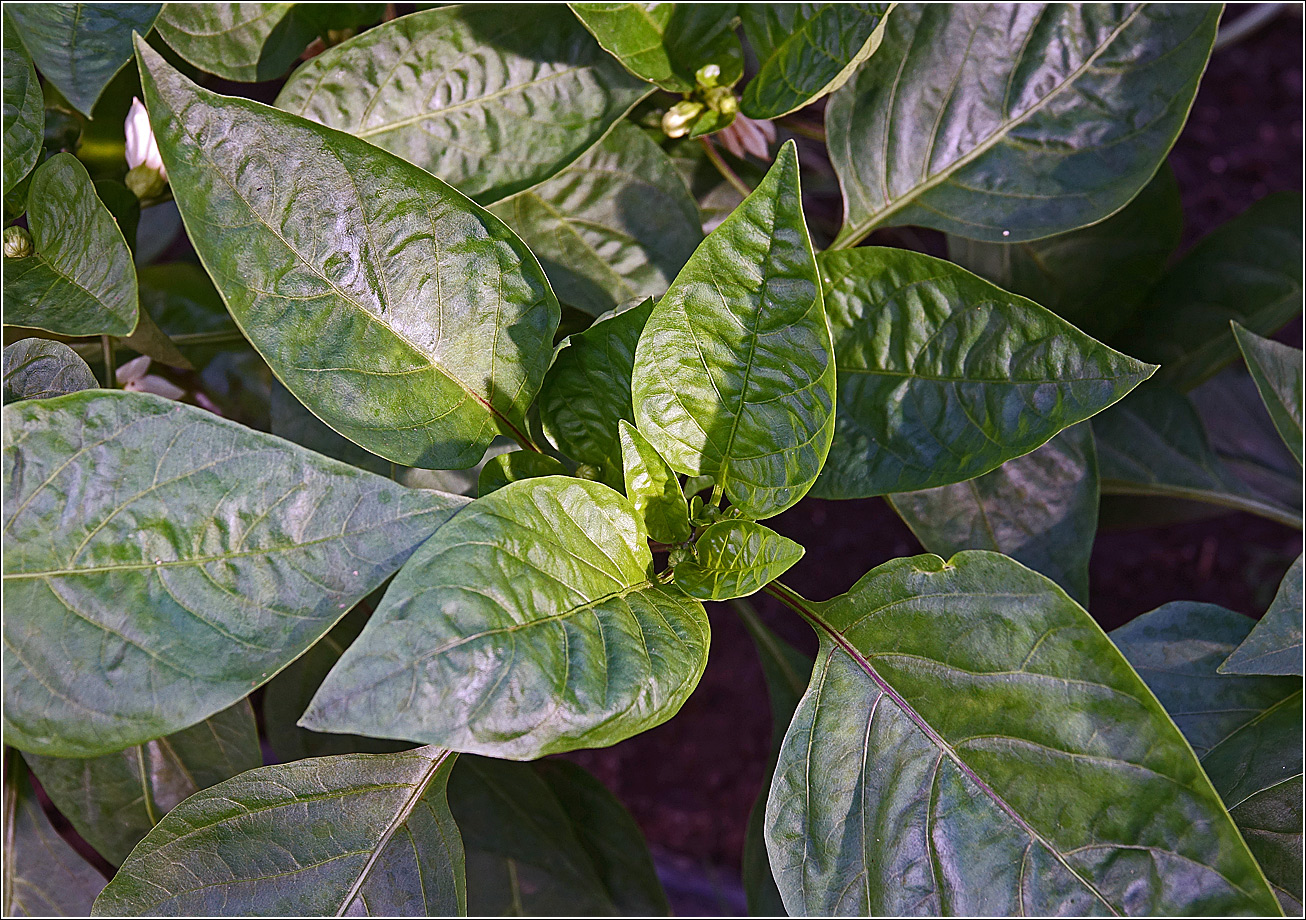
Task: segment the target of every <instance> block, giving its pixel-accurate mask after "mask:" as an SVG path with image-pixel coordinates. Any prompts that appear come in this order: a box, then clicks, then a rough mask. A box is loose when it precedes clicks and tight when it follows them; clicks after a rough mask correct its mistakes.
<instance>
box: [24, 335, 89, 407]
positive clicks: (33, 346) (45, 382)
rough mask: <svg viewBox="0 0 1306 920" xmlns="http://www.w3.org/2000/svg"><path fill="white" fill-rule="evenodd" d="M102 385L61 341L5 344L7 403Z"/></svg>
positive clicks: (40, 340) (29, 340)
mask: <svg viewBox="0 0 1306 920" xmlns="http://www.w3.org/2000/svg"><path fill="white" fill-rule="evenodd" d="M99 385H100V384H99V381H97V380H96V379H95V375H94V374H92V373H91V369H90V368H89V367H87V366H86V362H85V361H83V360H82V359H81V358H79V357H78V356H77V353H76V352H75V351H73V350H72V349H71V348H69V347H68V346H67V345H65V344H63V343H62V342H53V341H51V340H50V339H22V340H20V341H17V342H14V343H13V344H12V345H6V346H5V350H4V404H5V405H6V406H7V405H9V404H10V403H11V402H17V401H18V400H20V399H48V398H50V397H53V396H63V395H64V394H66V393H76V392H77V391H78V390H93V389H95V388H96V387H98V386H99Z"/></svg>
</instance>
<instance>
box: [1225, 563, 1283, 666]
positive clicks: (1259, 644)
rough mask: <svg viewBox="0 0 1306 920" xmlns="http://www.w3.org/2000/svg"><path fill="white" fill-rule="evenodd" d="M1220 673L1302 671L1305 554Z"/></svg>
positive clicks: (1281, 583)
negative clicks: (1303, 571)
mask: <svg viewBox="0 0 1306 920" xmlns="http://www.w3.org/2000/svg"><path fill="white" fill-rule="evenodd" d="M1220 673H1221V674H1296V675H1298V676H1300V675H1301V674H1302V557H1301V556H1298V557H1297V561H1296V562H1294V563H1293V564H1292V567H1291V568H1289V569H1288V574H1286V575H1284V576H1283V581H1282V582H1280V583H1279V590H1278V592H1277V593H1276V594H1275V595H1274V600H1273V601H1272V602H1271V603H1270V609H1269V610H1267V611H1265V616H1263V617H1261V619H1260V621H1259V622H1257V624H1256V626H1255V628H1254V629H1252V632H1251V635H1249V636H1248V637H1247V638H1246V639H1245V640H1244V641H1243V643H1242V644H1241V645H1239V646H1238V647H1237V648H1236V649H1234V650H1233V653H1232V654H1231V655H1230V656H1229V657H1228V658H1227V659H1226V660H1225V661H1224V663H1223V664H1221V665H1220Z"/></svg>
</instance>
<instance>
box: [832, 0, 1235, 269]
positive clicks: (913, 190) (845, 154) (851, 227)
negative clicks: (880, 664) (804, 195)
mask: <svg viewBox="0 0 1306 920" xmlns="http://www.w3.org/2000/svg"><path fill="white" fill-rule="evenodd" d="M1219 18H1220V8H1219V7H1216V6H1206V5H1186V6H1181V5H1167V4H1155V3H1142V4H1132V5H1124V6H1077V5H1074V4H1071V5H1060V4H1051V3H1027V4H1021V5H1019V6H1008V5H1005V4H996V5H985V4H962V3H936V4H926V3H911V4H901V5H900V6H898V7H897V8H896V9H895V10H894V11H893V13H892V14H890V15H889V17H888V21H887V22H888V24H887V26H886V32H885V37H884V42H883V44H882V45H881V46H880V49H879V50H878V51H877V52H876V53H875V54H874V55H872V56H871V59H870V60H869V61H867V63H866V64H865V65H864V66H863V67H861V68H860V69H859V70H858V71H857V72H856V73H855V74H854V75H853V77H852V79H850V80H849V81H848V82H847V83H846V84H845V85H844V87H843V88H842V89H841V90H839V91H838V92H837V93H835V94H834V95H833V96H832V97H831V98H830V104H829V105H828V106H827V107H826V112H825V120H826V130H827V132H828V134H829V138H830V141H829V146H830V159H831V162H832V163H833V164H834V169H835V172H836V173H838V176H839V184H840V186H841V187H842V189H843V199H844V226H843V230H842V231H841V232H840V234H839V238H838V240H837V241H836V242H835V246H836V247H840V248H842V247H850V246H853V245H855V244H856V243H858V242H860V241H861V240H862V239H864V238H865V237H866V235H867V234H868V233H870V232H871V230H873V229H875V228H876V227H880V226H902V225H904V224H911V225H915V226H922V227H933V228H935V229H937V230H943V231H944V232H946V233H952V234H956V235H958V236H965V237H969V238H972V239H978V240H988V241H989V242H994V243H1002V242H1006V243H1017V242H1021V241H1023V240H1033V239H1038V238H1039V237H1044V236H1050V235H1052V234H1054V233H1065V232H1066V231H1068V230H1074V229H1075V228H1077V227H1082V226H1085V225H1087V224H1091V223H1094V222H1096V221H1099V220H1101V219H1102V218H1104V217H1107V216H1109V215H1110V214H1112V213H1114V212H1115V211H1117V210H1119V209H1120V208H1121V207H1123V206H1124V205H1125V204H1126V203H1127V202H1128V201H1129V200H1130V199H1131V198H1133V197H1134V196H1135V195H1137V194H1138V192H1139V190H1140V189H1142V188H1143V186H1145V185H1146V184H1147V182H1148V180H1149V179H1151V178H1152V175H1153V173H1155V172H1156V169H1157V167H1158V166H1160V165H1161V161H1162V160H1164V159H1165V155H1166V153H1167V152H1169V150H1170V146H1171V145H1172V144H1173V143H1174V140H1175V137H1176V136H1178V134H1179V129H1180V128H1181V127H1183V123H1184V120H1185V119H1186V118H1187V117H1188V109H1189V107H1190V106H1191V105H1192V103H1193V98H1194V96H1195V95H1196V93H1197V84H1198V81H1199V80H1200V78H1201V76H1202V71H1203V69H1204V68H1205V67H1206V59H1207V57H1208V56H1209V55H1210V53H1211V44H1212V42H1213V41H1214V40H1215V31H1216V23H1217V22H1218V20H1219Z"/></svg>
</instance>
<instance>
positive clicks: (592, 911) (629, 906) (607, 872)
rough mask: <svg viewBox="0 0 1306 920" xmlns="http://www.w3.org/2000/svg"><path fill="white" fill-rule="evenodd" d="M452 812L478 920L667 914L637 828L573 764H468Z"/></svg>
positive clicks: (454, 786) (454, 789) (452, 795)
mask: <svg viewBox="0 0 1306 920" xmlns="http://www.w3.org/2000/svg"><path fill="white" fill-rule="evenodd" d="M449 806H450V808H452V809H453V815H454V818H455V819H457V821H458V827H459V829H460V830H461V831H462V836H463V842H464V844H465V846H466V847H467V907H468V913H469V914H471V915H472V916H504V915H518V916H548V915H554V916H559V915H566V916H586V915H588V916H610V915H614V914H625V915H630V916H650V915H661V916H666V915H667V914H668V913H670V910H669V908H668V906H667V900H666V895H665V894H664V893H663V891H662V886H661V884H660V883H659V882H658V878H657V874H656V873H655V872H654V869H653V860H652V858H651V857H650V856H649V853H648V846H647V844H646V843H645V842H644V836H643V834H641V833H640V830H639V826H638V825H637V824H635V821H634V819H633V818H632V817H631V816H630V813H629V812H627V811H626V809H625V808H624V807H623V806H622V805H621V803H620V802H618V801H617V800H616V799H615V798H614V797H613V795H612V793H610V792H608V791H607V789H605V788H604V787H603V784H602V783H600V782H599V781H598V780H596V779H595V778H594V777H593V776H590V775H589V774H588V773H587V772H586V771H585V770H584V769H583V768H581V767H579V766H577V765H575V764H572V763H567V762H566V761H562V760H542V761H537V762H536V763H509V762H507V761H502V760H491V759H488V758H484V757H475V756H464V757H462V758H461V759H460V760H459V761H458V769H457V770H455V771H454V774H453V778H452V779H451V780H450V782H449Z"/></svg>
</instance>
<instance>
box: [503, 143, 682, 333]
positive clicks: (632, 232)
mask: <svg viewBox="0 0 1306 920" xmlns="http://www.w3.org/2000/svg"><path fill="white" fill-rule="evenodd" d="M490 210H491V212H492V213H494V214H497V215H498V216H499V217H502V218H503V220H504V221H505V222H506V223H507V224H508V226H510V227H512V228H513V229H514V230H516V231H517V233H518V234H519V235H520V236H521V238H522V240H523V241H524V242H525V243H526V244H527V245H528V246H530V248H531V251H532V252H533V253H535V256H536V257H537V258H538V259H539V260H540V264H541V265H543V266H544V272H545V274H547V275H548V276H549V281H550V282H551V283H552V285H553V290H554V291H555V292H556V293H557V295H558V299H559V300H561V301H562V302H563V303H565V304H567V305H568V306H572V307H575V308H576V309H578V310H583V311H584V312H586V313H589V314H590V315H592V316H597V315H599V314H601V313H604V312H605V311H607V310H611V309H614V308H615V307H617V306H618V305H619V304H622V303H625V302H626V301H629V300H635V299H638V298H641V297H649V296H653V295H657V294H661V293H662V292H663V291H665V290H666V289H667V285H669V284H670V283H671V280H672V279H673V278H675V276H676V272H678V271H680V269H681V267H682V266H683V265H684V264H685V262H686V261H687V260H688V259H689V257H690V256H691V255H692V254H693V252H694V247H695V246H697V245H698V244H699V243H701V242H702V241H703V229H702V227H701V226H700V224H699V217H698V206H697V205H696V204H695V203H694V199H693V198H691V197H689V191H688V189H686V188H685V183H684V182H683V181H681V178H680V176H679V175H678V174H677V173H676V168H675V165H674V164H673V163H672V162H671V159H670V158H669V157H668V156H667V155H666V154H665V153H663V152H662V148H661V147H659V146H658V145H657V144H655V143H653V141H652V140H650V139H649V137H648V135H647V134H645V133H644V132H643V131H641V130H640V129H639V128H637V127H635V126H634V125H632V124H628V123H625V122H621V123H618V124H617V125H616V126H615V127H614V128H613V129H612V131H611V132H610V133H609V134H608V135H607V137H605V138H604V139H603V140H602V141H600V142H599V143H598V144H596V145H595V146H594V147H592V148H590V150H589V151H588V152H586V153H585V155H584V156H582V157H581V158H580V159H579V160H577V161H576V162H575V163H573V164H571V165H570V166H568V167H567V168H566V169H564V170H562V172H560V173H558V174H557V175H556V176H554V177H553V178H551V179H549V180H548V181H547V182H544V183H543V184H541V185H537V186H536V187H535V188H533V189H530V190H528V191H525V192H519V193H518V194H516V195H514V196H513V197H511V198H509V199H507V200H506V201H501V202H499V203H498V204H496V205H494V206H493V207H492V208H491V209H490Z"/></svg>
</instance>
